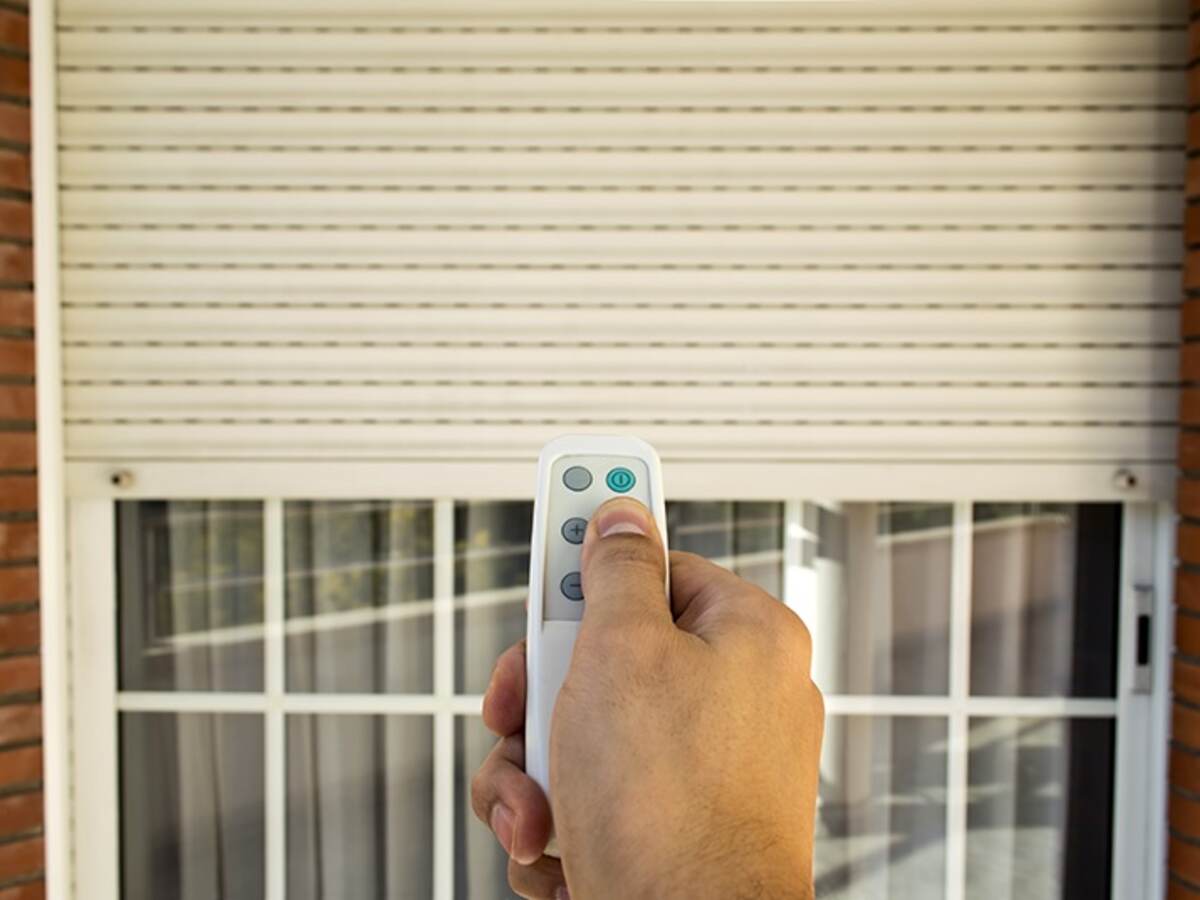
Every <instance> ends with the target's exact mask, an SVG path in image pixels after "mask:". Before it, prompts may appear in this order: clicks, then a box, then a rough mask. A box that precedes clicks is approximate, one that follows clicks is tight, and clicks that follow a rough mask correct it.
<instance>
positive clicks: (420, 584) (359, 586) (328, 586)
mask: <svg viewBox="0 0 1200 900" xmlns="http://www.w3.org/2000/svg"><path fill="white" fill-rule="evenodd" d="M284 511H285V523H286V524H285V529H286V530H285V535H284V558H285V560H286V562H285V566H286V569H287V588H286V606H287V618H288V622H287V684H288V689H289V690H292V691H347V692H353V693H368V692H379V693H429V692H430V691H431V690H433V506H432V504H431V503H429V502H397V501H388V500H374V501H320V502H314V501H300V502H296V503H288V504H286V505H285V507H284Z"/></svg>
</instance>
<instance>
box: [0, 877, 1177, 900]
mask: <svg viewBox="0 0 1200 900" xmlns="http://www.w3.org/2000/svg"><path fill="white" fill-rule="evenodd" d="M1198 898H1200V891H1193V890H1192V889H1191V888H1190V887H1188V886H1187V885H1186V884H1182V883H1180V882H1178V881H1169V882H1167V900H1198ZM0 900H4V895H3V894H0Z"/></svg>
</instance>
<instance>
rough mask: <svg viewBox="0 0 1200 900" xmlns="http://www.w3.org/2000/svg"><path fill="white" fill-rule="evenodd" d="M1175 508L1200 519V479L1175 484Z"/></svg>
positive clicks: (1186, 479) (1189, 479)
mask: <svg viewBox="0 0 1200 900" xmlns="http://www.w3.org/2000/svg"><path fill="white" fill-rule="evenodd" d="M1197 399H1198V400H1200V396H1198V397H1197ZM1175 506H1176V508H1177V509H1178V510H1179V512H1180V514H1181V515H1185V516H1194V517H1195V518H1197V519H1200V478H1180V479H1179V480H1178V481H1176V482H1175Z"/></svg>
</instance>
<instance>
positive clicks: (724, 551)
mask: <svg viewBox="0 0 1200 900" xmlns="http://www.w3.org/2000/svg"><path fill="white" fill-rule="evenodd" d="M667 543H668V545H669V546H670V547H671V549H672V550H686V551H688V552H689V553H697V554H699V555H700V556H703V557H706V558H707V559H711V560H713V561H715V562H717V563H720V564H721V565H722V566H725V568H727V569H731V570H732V571H734V572H737V574H739V575H741V576H742V577H743V578H745V579H746V580H747V581H752V582H754V583H755V584H757V585H758V586H759V587H761V588H762V589H763V590H765V591H766V592H767V593H769V594H770V595H771V596H773V597H782V596H783V504H782V503H748V502H733V501H728V500H719V501H705V502H688V503H668V504H667Z"/></svg>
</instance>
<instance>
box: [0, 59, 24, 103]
mask: <svg viewBox="0 0 1200 900" xmlns="http://www.w3.org/2000/svg"><path fill="white" fill-rule="evenodd" d="M0 94H4V95H5V96H6V97H28V96H29V60H26V59H12V58H10V57H0Z"/></svg>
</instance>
